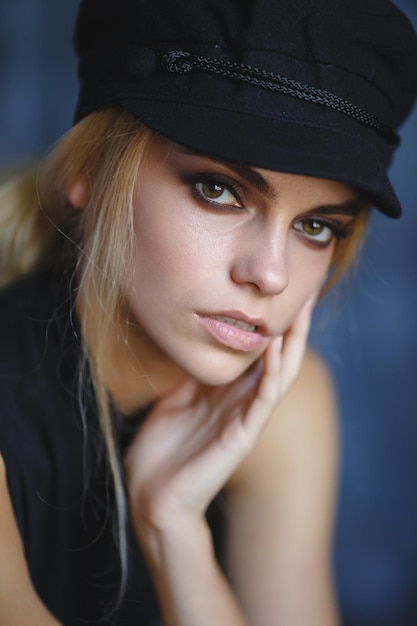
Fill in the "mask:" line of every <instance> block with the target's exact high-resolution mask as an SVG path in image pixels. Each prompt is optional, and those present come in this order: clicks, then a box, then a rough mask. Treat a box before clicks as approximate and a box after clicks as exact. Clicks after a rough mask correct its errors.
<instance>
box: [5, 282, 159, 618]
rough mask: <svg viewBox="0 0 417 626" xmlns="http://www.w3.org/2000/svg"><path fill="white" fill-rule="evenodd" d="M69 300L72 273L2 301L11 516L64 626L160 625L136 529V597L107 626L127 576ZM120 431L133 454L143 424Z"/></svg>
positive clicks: (38, 583)
mask: <svg viewBox="0 0 417 626" xmlns="http://www.w3.org/2000/svg"><path fill="white" fill-rule="evenodd" d="M72 291H73V290H72V287H71V280H70V274H69V275H65V274H62V273H61V274H56V275H53V274H51V273H41V274H37V275H33V276H30V277H28V278H26V279H24V280H23V281H21V282H19V283H18V284H16V285H14V286H12V287H10V288H8V289H7V290H5V291H4V292H2V293H0V333H1V337H0V346H1V352H0V451H1V454H2V455H3V457H4V460H5V463H6V468H7V477H8V484H9V490H10V494H11V498H12V503H13V508H14V511H15V515H16V519H17V523H18V526H19V530H20V533H21V536H22V539H23V543H24V549H25V554H26V558H27V561H28V564H29V569H30V574H31V577H32V580H33V582H34V585H35V588H36V590H37V592H38V593H39V595H40V597H41V598H42V600H43V601H44V603H45V604H46V605H47V606H48V607H49V608H50V610H51V611H52V613H54V614H55V615H56V616H57V617H58V619H60V620H61V622H62V623H63V624H64V625H65V626H76V625H80V624H84V625H85V624H88V623H93V624H96V623H99V622H100V623H102V624H113V625H115V626H138V625H139V624H140V625H143V626H150V625H151V624H152V626H153V625H154V624H157V623H158V622H157V621H155V620H157V615H158V608H157V603H156V600H155V594H154V591H153V588H152V585H151V582H150V579H149V575H148V573H147V570H146V567H145V564H144V562H143V559H142V555H141V553H140V551H139V549H138V547H137V543H136V541H135V539H134V538H133V534H132V531H131V529H129V532H130V533H131V534H130V544H129V557H130V561H131V562H130V568H131V576H130V580H129V588H128V591H127V594H126V597H125V599H124V602H123V605H122V607H121V609H120V610H119V611H117V612H116V613H115V614H113V615H111V617H108V619H106V618H105V616H106V614H107V613H108V611H110V610H111V609H112V606H114V601H115V599H116V596H117V593H118V585H119V576H120V569H119V559H118V554H117V550H116V547H115V543H114V539H113V530H112V521H113V515H112V512H113V508H114V507H113V500H112V497H111V490H109V488H108V485H107V482H108V481H107V470H106V464H105V456H104V443H103V440H102V436H101V434H100V429H99V425H98V421H97V415H96V410H95V404H94V398H93V396H92V394H91V393H90V392H89V389H88V385H87V387H86V386H84V388H85V393H84V394H83V395H84V396H85V397H86V398H87V400H86V403H87V407H86V415H85V422H83V419H82V416H81V413H80V410H79V402H78V397H77V378H78V362H79V331H78V327H77V320H76V317H75V316H74V312H73V310H72V301H73V298H72ZM139 420H140V418H139ZM119 424H120V439H121V442H122V445H123V446H126V445H128V442H129V441H130V438H131V436H133V433H134V432H135V430H136V428H137V426H138V425H139V422H137V424H136V425H135V426H134V428H132V424H133V423H131V424H130V425H129V424H127V423H125V422H123V420H119ZM103 617H104V618H105V619H104V620H103ZM101 620H103V621H101Z"/></svg>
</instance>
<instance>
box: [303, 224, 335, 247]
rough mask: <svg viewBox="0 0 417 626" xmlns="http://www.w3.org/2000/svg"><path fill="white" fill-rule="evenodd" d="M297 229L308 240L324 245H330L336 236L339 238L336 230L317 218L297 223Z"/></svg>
mask: <svg viewBox="0 0 417 626" xmlns="http://www.w3.org/2000/svg"><path fill="white" fill-rule="evenodd" d="M295 228H296V230H298V231H300V232H301V233H302V234H303V235H305V236H306V237H307V238H308V239H311V240H313V241H314V242H317V243H320V244H322V245H325V244H327V243H330V242H331V240H332V239H333V237H334V236H335V235H336V236H337V233H335V228H333V227H332V226H329V225H328V224H326V223H325V222H323V221H321V220H318V219H315V218H307V219H303V220H301V221H300V222H297V224H296V225H295Z"/></svg>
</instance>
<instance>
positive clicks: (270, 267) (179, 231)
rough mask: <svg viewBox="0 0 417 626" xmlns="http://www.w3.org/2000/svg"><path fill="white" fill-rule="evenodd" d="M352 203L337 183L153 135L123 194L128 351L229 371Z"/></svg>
mask: <svg viewBox="0 0 417 626" xmlns="http://www.w3.org/2000/svg"><path fill="white" fill-rule="evenodd" d="M357 211H358V198H357V193H356V192H355V190H354V189H353V188H351V187H350V186H348V185H345V184H342V183H339V182H335V181H329V180H323V179H318V178H310V177H306V176H296V175H292V174H282V173H278V172H272V171H267V170H260V169H255V168H248V167H246V166H242V165H235V164H229V163H225V162H222V161H217V160H213V159H211V158H208V157H205V156H201V155H197V154H195V153H193V152H190V151H189V150H187V149H185V148H182V147H180V146H178V145H176V144H173V143H171V142H169V141H168V140H166V139H163V138H160V137H158V138H156V139H155V140H154V142H153V143H152V145H151V147H150V149H149V152H148V153H147V155H146V157H145V159H144V161H143V162H142V164H141V167H140V171H139V175H138V182H137V186H136V189H135V194H134V215H133V219H134V232H135V241H134V257H133V263H132V267H130V268H129V269H130V274H129V279H128V287H127V293H126V299H127V303H128V306H129V309H130V316H131V321H132V329H133V333H134V341H135V343H134V344H132V345H134V346H135V352H136V353H137V354H138V356H139V358H140V350H141V345H143V347H144V348H145V345H146V351H145V350H144V353H145V352H146V354H149V349H151V353H152V355H153V358H155V357H156V358H157V359H161V360H166V359H168V360H169V361H170V362H173V363H175V364H177V365H178V366H180V368H181V369H182V370H185V371H186V372H187V373H189V374H191V375H192V376H194V377H196V378H197V379H199V380H201V381H202V382H205V383H207V384H216V385H218V384H224V383H227V382H230V381H231V380H233V379H235V378H237V377H238V376H239V375H240V374H241V373H242V372H243V371H244V370H246V369H247V367H248V366H250V365H251V364H252V363H253V362H254V361H255V360H256V359H258V358H259V356H260V355H261V354H262V353H263V352H264V350H265V348H266V347H267V345H268V344H269V343H270V342H271V340H272V338H273V337H276V336H277V335H282V334H284V333H285V331H286V330H287V329H288V328H289V327H290V325H291V323H292V322H293V320H294V318H295V316H296V314H297V312H298V311H299V310H300V308H301V307H302V305H303V304H304V303H305V301H306V300H307V299H308V298H309V296H310V295H311V294H314V293H315V292H317V291H318V289H319V288H320V287H321V285H322V284H323V282H324V280H325V278H326V275H327V272H328V269H329V264H330V262H331V258H332V254H333V250H334V246H335V243H336V240H337V238H339V237H345V236H348V234H349V232H350V230H351V229H352V225H353V221H354V219H355V215H356V214H357Z"/></svg>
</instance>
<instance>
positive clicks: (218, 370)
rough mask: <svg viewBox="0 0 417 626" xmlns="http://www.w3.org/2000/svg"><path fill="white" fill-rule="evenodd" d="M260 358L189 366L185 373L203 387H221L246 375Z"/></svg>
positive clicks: (209, 362)
mask: <svg viewBox="0 0 417 626" xmlns="http://www.w3.org/2000/svg"><path fill="white" fill-rule="evenodd" d="M227 356H229V355H227ZM258 358H259V357H257V356H256V357H255V356H254V357H253V359H248V358H247V357H246V358H242V359H240V358H226V357H225V358H223V359H222V358H220V359H215V360H214V361H211V360H209V361H205V362H204V361H203V362H202V363H200V362H199V363H195V362H194V363H192V364H187V365H186V366H185V367H184V371H185V372H186V373H187V374H188V375H189V376H191V377H192V378H195V379H196V380H198V381H199V382H200V383H202V384H203V385H209V386H212V387H220V386H223V385H228V384H230V383H233V382H234V381H235V380H237V379H238V378H239V377H240V376H242V374H244V373H245V372H246V371H247V370H248V369H249V368H250V367H251V366H252V365H253V363H254V362H255V361H257V360H258Z"/></svg>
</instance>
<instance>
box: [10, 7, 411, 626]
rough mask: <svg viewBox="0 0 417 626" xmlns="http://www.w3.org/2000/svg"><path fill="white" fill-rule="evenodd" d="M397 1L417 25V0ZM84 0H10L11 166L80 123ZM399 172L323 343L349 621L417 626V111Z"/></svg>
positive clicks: (320, 335) (332, 304) (322, 314)
mask: <svg viewBox="0 0 417 626" xmlns="http://www.w3.org/2000/svg"><path fill="white" fill-rule="evenodd" d="M396 4H398V6H399V7H400V8H402V9H403V10H404V11H405V12H406V13H407V14H408V15H409V16H410V18H411V19H412V21H413V22H414V25H415V27H416V28H417V0H397V1H396ZM76 8H77V0H64V1H60V2H58V1H57V0H0V166H5V165H10V164H13V163H16V162H20V161H22V160H25V161H26V160H28V159H32V158H37V157H38V156H39V155H41V154H42V153H43V152H44V151H45V149H46V147H47V146H50V145H51V144H52V143H53V142H54V141H55V140H56V139H58V138H59V136H60V135H61V134H62V133H63V132H65V131H66V130H67V129H68V128H69V126H70V125H71V121H72V115H73V110H74V105H75V100H76V91H77V88H76V66H75V59H74V57H73V53H72V48H71V37H72V28H73V22H74V17H75V13H76ZM401 134H402V145H401V148H400V151H399V153H398V156H397V157H396V160H395V162H394V164H393V167H392V169H391V174H392V180H393V182H394V186H395V187H396V189H397V192H398V195H399V197H400V200H401V201H402V204H403V207H404V217H403V218H402V219H401V220H400V221H393V220H389V219H388V218H385V217H383V216H381V215H379V214H377V213H375V214H374V215H373V218H372V221H371V228H370V234H369V238H368V242H367V245H366V247H365V250H364V252H363V255H362V260H361V264H360V265H359V267H358V269H357V270H356V271H355V273H354V275H353V276H352V275H351V276H350V277H349V279H348V280H345V281H344V282H343V284H342V285H341V286H340V287H339V288H338V289H337V290H336V291H335V292H334V293H333V294H332V295H331V296H329V297H328V298H326V300H325V302H323V303H322V304H321V305H320V308H319V311H318V314H317V316H316V320H315V324H314V328H313V333H312V343H313V344H314V345H315V346H316V347H318V348H319V349H320V351H321V352H322V354H323V355H324V356H325V358H326V359H327V361H328V362H329V363H330V365H331V367H332V369H333V371H334V375H335V378H336V382H337V385H338V388H339V395H340V406H341V436H342V468H341V470H342V471H341V489H340V497H339V507H338V522H337V529H336V545H335V567H336V574H337V585H338V593H339V599H340V606H341V610H342V615H343V624H344V626H416V625H417V458H416V457H417V321H416V318H417V245H416V240H417V111H414V113H413V114H412V116H411V117H410V118H409V120H408V121H407V123H406V124H405V125H404V126H403V129H402V133H401Z"/></svg>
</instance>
